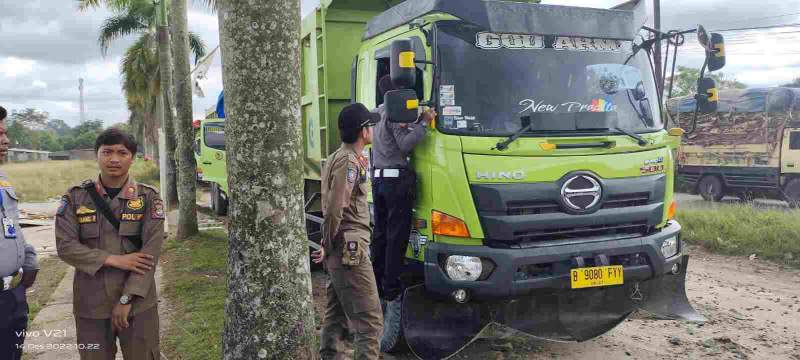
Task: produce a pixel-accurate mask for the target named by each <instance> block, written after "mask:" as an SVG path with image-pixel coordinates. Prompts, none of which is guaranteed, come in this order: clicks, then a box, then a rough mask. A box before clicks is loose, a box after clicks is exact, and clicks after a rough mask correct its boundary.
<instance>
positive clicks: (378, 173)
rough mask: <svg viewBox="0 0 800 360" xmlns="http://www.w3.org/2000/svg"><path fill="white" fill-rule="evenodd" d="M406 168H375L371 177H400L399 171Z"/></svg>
mask: <svg viewBox="0 0 800 360" xmlns="http://www.w3.org/2000/svg"><path fill="white" fill-rule="evenodd" d="M405 170H406V169H375V171H374V172H373V177H375V178H396V177H400V172H402V171H405Z"/></svg>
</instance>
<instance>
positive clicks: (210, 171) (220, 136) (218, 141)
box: [200, 121, 227, 186]
mask: <svg viewBox="0 0 800 360" xmlns="http://www.w3.org/2000/svg"><path fill="white" fill-rule="evenodd" d="M201 140H202V144H201V147H202V151H201V155H200V165H201V166H202V167H203V180H205V181H208V182H213V183H217V184H220V185H223V186H224V185H227V184H223V182H227V176H226V174H225V122H224V121H214V122H204V123H203V127H202V133H201Z"/></svg>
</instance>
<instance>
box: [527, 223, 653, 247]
mask: <svg viewBox="0 0 800 360" xmlns="http://www.w3.org/2000/svg"><path fill="white" fill-rule="evenodd" d="M645 233H647V222H646V221H638V222H633V223H622V224H600V225H591V226H584V227H566V228H555V229H543V230H535V231H521V232H515V233H514V240H515V241H517V242H519V243H530V242H539V241H547V240H565V239H575V238H590V237H596V236H609V235H630V234H642V235H643V234H645Z"/></svg>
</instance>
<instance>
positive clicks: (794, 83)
mask: <svg viewBox="0 0 800 360" xmlns="http://www.w3.org/2000/svg"><path fill="white" fill-rule="evenodd" d="M781 86H784V87H791V88H800V77H798V78H795V79H794V80H793V81H792V82H790V83H788V84H783V85H781Z"/></svg>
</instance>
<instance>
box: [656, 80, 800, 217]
mask: <svg viewBox="0 0 800 360" xmlns="http://www.w3.org/2000/svg"><path fill="white" fill-rule="evenodd" d="M694 101H695V100H694V98H693V97H691V96H686V97H680V98H676V99H670V101H669V102H668V103H667V109H668V110H669V113H670V115H671V117H672V119H673V120H674V121H676V122H677V123H679V124H680V125H682V126H684V127H688V124H687V122H688V120H689V119H690V118H691V117H692V115H691V113H692V112H694V107H695V104H694ZM697 127H698V131H697V132H695V133H693V134H689V135H688V136H687V138H686V139H685V140H684V141H683V144H682V145H681V147H680V151H679V152H678V177H679V179H680V180H682V182H684V183H685V184H686V186H688V189H689V190H690V191H692V192H694V193H699V194H700V195H701V196H702V197H703V198H704V199H705V200H708V201H720V200H721V199H722V197H723V196H725V195H733V196H738V197H740V198H741V199H743V200H751V199H753V198H756V197H762V198H772V199H780V200H785V201H786V202H788V203H789V205H790V206H792V207H798V206H799V205H800V89H793V88H783V87H775V88H750V89H745V90H722V91H720V92H719V106H718V108H717V111H716V112H714V113H709V114H703V115H701V116H699V119H698V122H697Z"/></svg>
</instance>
